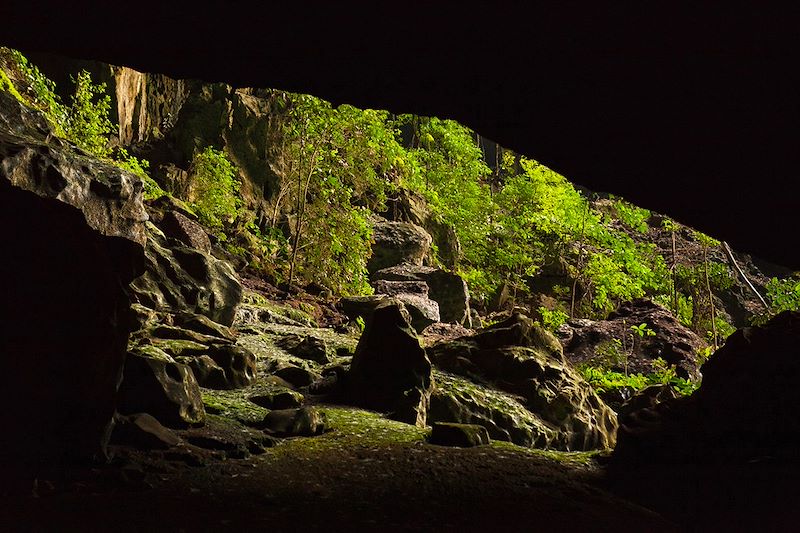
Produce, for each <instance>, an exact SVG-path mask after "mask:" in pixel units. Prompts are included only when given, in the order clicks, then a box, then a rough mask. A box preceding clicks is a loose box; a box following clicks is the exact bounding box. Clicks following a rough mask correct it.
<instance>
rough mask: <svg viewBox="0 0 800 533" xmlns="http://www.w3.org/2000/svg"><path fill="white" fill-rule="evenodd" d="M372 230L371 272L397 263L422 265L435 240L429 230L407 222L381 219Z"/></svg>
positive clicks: (368, 268) (369, 265) (374, 224)
mask: <svg viewBox="0 0 800 533" xmlns="http://www.w3.org/2000/svg"><path fill="white" fill-rule="evenodd" d="M372 231H373V233H372V238H373V241H374V242H373V244H372V257H370V259H369V261H367V270H368V271H369V272H376V271H378V270H381V269H383V268H387V267H391V266H395V265H421V264H422V260H423V258H424V257H425V255H426V254H427V253H428V250H429V249H430V247H431V242H432V241H433V239H432V238H431V236H430V235H429V234H428V232H427V231H425V230H424V229H422V228H420V227H419V226H415V225H414V224H408V223H406V222H390V221H388V220H379V221H377V222H375V223H373V226H372Z"/></svg>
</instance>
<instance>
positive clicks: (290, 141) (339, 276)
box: [281, 94, 409, 294]
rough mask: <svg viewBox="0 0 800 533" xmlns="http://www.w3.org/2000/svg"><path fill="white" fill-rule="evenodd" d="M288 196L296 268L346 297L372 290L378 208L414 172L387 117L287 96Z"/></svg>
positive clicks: (285, 153) (285, 192) (285, 158)
mask: <svg viewBox="0 0 800 533" xmlns="http://www.w3.org/2000/svg"><path fill="white" fill-rule="evenodd" d="M283 96H284V98H285V104H286V122H285V127H284V130H283V154H282V156H283V161H284V175H285V177H286V184H285V189H284V190H283V191H282V192H281V195H282V198H285V199H286V200H288V202H289V205H290V206H291V207H292V211H293V213H292V218H293V219H294V220H293V222H292V227H291V232H292V233H293V234H294V235H293V237H294V240H293V242H292V249H293V250H292V252H293V253H292V259H291V262H292V263H294V262H295V261H296V263H297V272H299V274H300V275H301V277H303V278H304V279H306V280H307V281H315V282H317V283H320V284H322V285H325V286H328V287H330V288H332V289H334V290H335V291H337V292H339V293H344V294H364V293H368V292H370V291H371V289H370V287H369V284H368V281H367V270H366V262H367V259H368V258H369V256H370V254H371V239H372V229H371V225H370V223H369V215H370V211H371V210H376V211H377V210H381V209H382V208H384V207H385V202H386V197H387V194H388V193H389V192H391V191H392V190H394V188H395V187H396V185H397V183H396V182H397V181H398V180H399V176H400V174H401V173H402V172H404V170H403V169H404V168H406V167H408V165H409V164H408V162H407V161H406V154H405V151H404V149H403V148H402V147H401V146H400V144H399V143H398V142H397V140H396V132H395V130H394V129H393V127H392V126H391V124H390V119H389V114H388V113H387V112H385V111H375V110H363V111H362V110H359V109H357V108H354V107H352V106H348V105H342V106H339V107H338V108H334V107H332V106H331V104H330V103H328V102H325V101H324V100H320V99H318V98H315V97H312V96H308V95H298V94H284V95H283Z"/></svg>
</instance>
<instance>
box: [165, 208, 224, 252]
mask: <svg viewBox="0 0 800 533" xmlns="http://www.w3.org/2000/svg"><path fill="white" fill-rule="evenodd" d="M158 227H159V229H161V231H163V232H164V235H166V236H167V237H170V238H173V239H176V240H178V241H180V242H182V243H183V244H185V245H186V246H189V247H191V248H194V249H196V250H200V251H201V252H204V253H206V254H211V239H209V238H208V234H207V233H206V231H205V230H204V229H203V226H201V225H200V224H198V223H197V222H195V221H193V220H191V219H190V218H188V217H186V216H185V215H182V214H181V213H179V212H178V211H168V212H167V213H166V214H165V215H164V218H162V219H161V223H160V224H159V225H158Z"/></svg>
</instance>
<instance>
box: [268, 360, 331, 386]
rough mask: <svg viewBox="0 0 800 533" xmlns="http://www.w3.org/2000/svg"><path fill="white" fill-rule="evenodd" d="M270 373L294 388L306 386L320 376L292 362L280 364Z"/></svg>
mask: <svg viewBox="0 0 800 533" xmlns="http://www.w3.org/2000/svg"><path fill="white" fill-rule="evenodd" d="M272 374H273V375H274V376H277V377H279V378H281V379H282V380H284V381H286V382H287V383H289V384H290V385H291V386H292V387H295V388H300V387H308V386H309V385H311V384H312V383H314V382H315V381H317V380H318V379H319V378H320V376H319V374H316V373H314V372H312V371H311V370H308V369H307V368H303V367H299V366H295V365H292V364H284V365H281V366H280V367H279V368H278V369H276V370H274V371H273V372H272Z"/></svg>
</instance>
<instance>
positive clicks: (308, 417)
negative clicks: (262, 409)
mask: <svg viewBox="0 0 800 533" xmlns="http://www.w3.org/2000/svg"><path fill="white" fill-rule="evenodd" d="M262 427H263V429H264V430H265V431H268V432H269V433H271V434H273V435H275V436H277V437H312V436H314V435H319V434H320V433H322V432H324V431H325V427H326V420H325V416H324V414H323V413H321V412H320V411H318V410H317V409H315V408H314V407H300V408H299V409H279V410H275V411H270V412H269V413H268V414H267V416H265V417H264V420H263V422H262Z"/></svg>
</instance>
